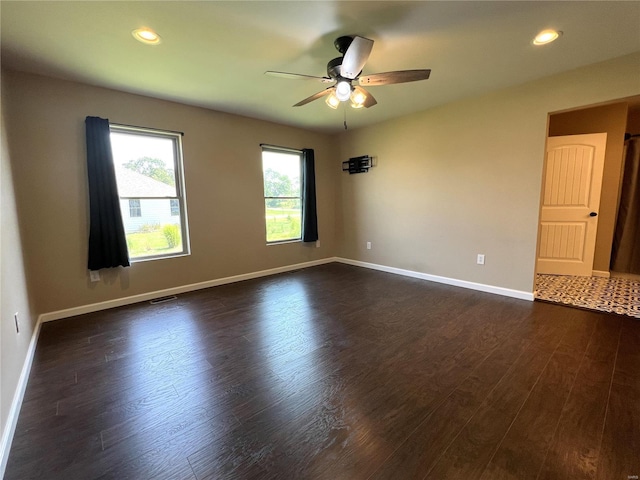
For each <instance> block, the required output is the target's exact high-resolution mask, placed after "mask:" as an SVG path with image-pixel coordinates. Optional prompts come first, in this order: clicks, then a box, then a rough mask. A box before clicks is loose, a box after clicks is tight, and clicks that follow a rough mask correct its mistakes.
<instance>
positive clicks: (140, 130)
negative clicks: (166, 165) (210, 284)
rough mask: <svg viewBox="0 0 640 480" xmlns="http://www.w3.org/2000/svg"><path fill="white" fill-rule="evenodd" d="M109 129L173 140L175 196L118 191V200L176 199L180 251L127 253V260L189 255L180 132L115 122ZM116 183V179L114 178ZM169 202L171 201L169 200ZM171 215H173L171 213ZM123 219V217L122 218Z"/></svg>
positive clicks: (115, 131)
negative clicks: (132, 255)
mask: <svg viewBox="0 0 640 480" xmlns="http://www.w3.org/2000/svg"><path fill="white" fill-rule="evenodd" d="M109 131H110V133H121V134H128V135H139V136H142V137H158V138H168V139H171V140H172V141H173V167H174V169H173V174H174V178H175V188H176V196H175V197H140V198H138V197H125V196H121V195H120V194H119V193H118V198H119V200H139V201H140V200H142V199H145V200H169V201H171V200H178V207H179V211H180V213H179V217H180V234H181V236H182V251H180V252H173V253H166V254H159V255H145V256H143V257H135V258H131V256H130V255H131V254H130V253H129V261H130V262H131V263H137V262H147V261H150V260H161V259H165V258H175V257H183V256H187V255H191V245H190V241H189V222H188V219H187V198H186V191H185V186H184V157H183V154H182V135H183V134H182V133H180V132H172V131H168V130H157V129H153V128H146V127H135V126H131V125H121V124H117V123H111V122H110V123H109ZM116 183H117V179H116ZM140 203H141V206H140V211H141V213H142V202H140ZM170 203H171V202H170ZM172 216H173V215H172ZM137 218H139V217H137ZM123 221H124V218H123ZM128 249H129V245H128V244H127V251H128Z"/></svg>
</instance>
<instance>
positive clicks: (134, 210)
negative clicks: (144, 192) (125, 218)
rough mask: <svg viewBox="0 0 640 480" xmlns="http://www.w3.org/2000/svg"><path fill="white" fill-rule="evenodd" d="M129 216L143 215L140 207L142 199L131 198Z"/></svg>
mask: <svg viewBox="0 0 640 480" xmlns="http://www.w3.org/2000/svg"><path fill="white" fill-rule="evenodd" d="M129 216H130V217H141V216H142V210H141V209H140V200H134V199H131V200H129Z"/></svg>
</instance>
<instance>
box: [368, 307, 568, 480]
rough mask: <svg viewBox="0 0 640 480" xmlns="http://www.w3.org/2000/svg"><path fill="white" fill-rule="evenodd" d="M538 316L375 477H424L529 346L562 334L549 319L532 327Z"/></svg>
mask: <svg viewBox="0 0 640 480" xmlns="http://www.w3.org/2000/svg"><path fill="white" fill-rule="evenodd" d="M536 318H537V317H535V316H531V317H529V318H527V320H526V321H525V322H523V323H522V324H521V325H519V327H518V328H517V329H515V330H514V331H512V332H511V336H510V337H509V338H508V339H507V340H506V341H505V342H504V343H503V344H502V345H501V346H500V347H499V348H496V349H494V350H493V351H492V352H491V353H490V355H488V356H487V358H486V359H485V360H484V361H483V362H482V363H481V364H480V365H478V367H477V368H476V369H475V370H474V371H473V372H471V373H470V374H469V375H468V376H467V377H466V378H465V379H463V381H462V382H460V384H459V385H457V386H456V388H455V389H454V390H453V391H452V392H451V393H450V394H449V395H448V396H447V397H446V398H445V399H444V400H443V401H442V403H440V404H439V405H438V406H437V408H436V409H435V410H434V411H433V412H432V413H431V414H430V415H429V417H428V418H427V419H426V420H425V421H424V422H423V423H422V424H419V425H417V428H416V429H415V430H414V431H413V432H412V433H411V434H410V435H409V436H408V438H407V439H406V440H405V442H404V443H403V444H402V445H400V446H399V447H398V448H397V449H396V451H395V452H394V453H393V455H392V456H391V457H390V458H389V459H388V460H387V461H386V462H385V463H384V465H383V466H382V468H381V469H380V470H379V471H377V472H376V473H375V475H374V476H373V477H372V478H375V479H395V478H398V477H399V476H400V477H402V478H423V477H424V476H425V475H426V474H427V472H429V471H430V470H431V468H432V467H433V466H434V464H435V462H436V461H437V460H438V459H439V457H440V455H441V454H442V452H443V451H444V450H445V449H446V448H447V446H448V445H449V444H450V443H451V442H452V441H453V440H454V438H455V437H456V436H457V435H458V433H459V432H460V431H461V430H462V428H463V427H464V426H465V425H466V424H467V422H468V421H469V419H471V417H472V416H473V414H474V413H475V412H476V411H477V410H478V408H479V407H480V406H481V405H482V403H483V402H484V400H485V399H486V398H487V396H488V395H489V394H490V393H491V392H492V391H493V389H494V388H495V386H496V385H497V384H498V383H499V382H500V380H501V379H502V378H503V377H504V375H505V374H506V373H507V372H508V371H510V369H511V367H512V365H513V364H514V363H515V362H516V361H518V360H519V359H520V357H521V356H522V355H523V353H525V352H526V350H527V349H528V348H532V345H535V347H536V348H542V347H544V346H545V345H547V343H546V342H547V341H548V338H549V337H550V336H551V337H555V338H556V339H557V338H558V337H560V336H561V335H562V334H563V332H564V331H565V324H564V323H563V322H562V321H559V322H553V323H550V322H545V323H542V324H541V327H540V329H531V328H530V326H531V324H533V323H535V322H536V320H535V319H536Z"/></svg>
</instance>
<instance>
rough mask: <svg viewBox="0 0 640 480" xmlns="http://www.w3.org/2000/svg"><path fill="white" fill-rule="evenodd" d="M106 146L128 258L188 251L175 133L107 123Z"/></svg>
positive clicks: (178, 139)
mask: <svg viewBox="0 0 640 480" xmlns="http://www.w3.org/2000/svg"><path fill="white" fill-rule="evenodd" d="M111 149H112V152H113V161H114V164H115V170H116V181H117V183H118V195H119V197H120V210H121V213H122V221H123V224H124V230H125V235H126V238H127V247H128V249H129V258H130V259H131V260H143V259H152V258H165V257H170V256H175V255H184V254H187V253H189V245H188V235H187V232H188V230H187V222H186V215H185V201H184V187H183V183H182V141H181V136H180V134H178V133H171V132H158V131H155V130H147V129H142V128H134V127H124V126H119V125H111Z"/></svg>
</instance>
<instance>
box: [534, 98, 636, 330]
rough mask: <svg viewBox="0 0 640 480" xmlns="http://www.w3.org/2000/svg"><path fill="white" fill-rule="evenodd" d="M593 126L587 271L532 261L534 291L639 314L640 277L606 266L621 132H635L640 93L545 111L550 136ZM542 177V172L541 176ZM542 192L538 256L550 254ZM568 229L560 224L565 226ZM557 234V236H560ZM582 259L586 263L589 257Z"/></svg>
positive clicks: (543, 297)
mask: <svg viewBox="0 0 640 480" xmlns="http://www.w3.org/2000/svg"><path fill="white" fill-rule="evenodd" d="M598 132H606V133H607V140H606V149H605V161H604V168H603V176H602V188H601V198H600V202H599V206H598V208H597V209H593V210H591V211H590V212H588V213H591V212H594V213H596V214H597V217H596V218H597V219H598V222H597V231H596V240H595V248H594V253H593V260H592V265H591V272H590V273H589V272H588V269H585V271H584V272H574V273H572V274H571V275H563V274H562V273H568V272H557V271H556V272H550V273H549V272H548V270H545V268H544V267H542V266H541V263H540V262H537V263H536V286H535V291H534V296H535V298H536V299H537V300H545V301H553V302H558V303H563V304H570V305H575V306H580V307H583V308H592V309H596V310H603V311H613V312H615V313H625V314H632V316H636V317H638V318H640V298H639V297H640V279H638V278H635V277H633V276H631V277H630V276H628V275H626V276H625V275H619V274H617V273H616V272H612V271H611V270H610V267H609V265H610V260H611V250H612V245H613V236H614V231H615V226H616V219H617V211H618V203H619V199H620V186H621V183H622V182H621V181H622V169H623V151H624V136H625V133H640V95H638V96H635V97H632V98H628V99H621V100H620V101H617V102H613V103H610V104H607V105H599V106H595V107H585V108H581V109H576V110H572V111H568V112H558V113H552V114H550V115H549V129H548V139H549V140H551V139H553V138H555V137H561V136H570V135H571V136H573V135H585V134H592V133H598ZM545 161H546V159H545ZM545 175H546V171H545ZM544 181H546V176H545V177H544V178H543V182H544ZM543 193H544V186H543V187H542V188H541V217H540V220H541V222H540V224H539V229H538V257H540V256H541V254H542V257H544V256H545V255H547V256H548V255H549V249H548V248H549V237H548V228H547V232H546V233H547V238H546V239H545V238H544V236H543V234H544V233H545V232H544V231H543V230H544V228H543V222H544V221H545V217H544V215H543V208H544V203H545V198H544V195H543ZM585 228H586V227H585ZM556 230H557V231H560V230H561V229H556ZM568 230H569V229H567V228H565V232H568ZM567 234H568V233H567ZM567 238H569V237H567ZM560 239H561V240H562V237H560ZM554 241H556V240H554ZM565 241H567V240H565ZM639 241H640V239H639ZM545 242H546V243H545ZM556 242H557V241H556ZM574 254H575V250H574ZM586 263H587V265H588V264H589V260H588V259H587V262H586ZM634 292H635V293H634ZM630 294H634V295H635V296H633V295H630ZM629 312H631V313H629Z"/></svg>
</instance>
